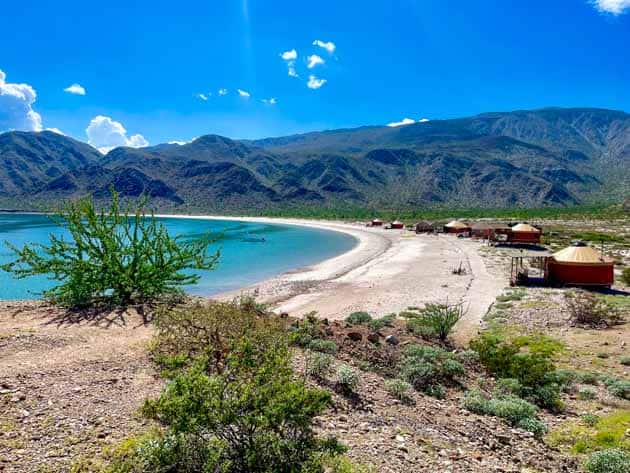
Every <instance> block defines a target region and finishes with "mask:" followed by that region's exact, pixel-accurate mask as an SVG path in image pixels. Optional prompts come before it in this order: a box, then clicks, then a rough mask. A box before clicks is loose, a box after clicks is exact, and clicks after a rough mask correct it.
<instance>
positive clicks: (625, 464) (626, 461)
mask: <svg viewBox="0 0 630 473" xmlns="http://www.w3.org/2000/svg"><path fill="white" fill-rule="evenodd" d="M584 468H585V469H586V471H588V473H630V453H628V452H624V451H623V450H618V449H609V450H602V451H600V452H595V453H593V454H592V455H591V456H590V457H588V458H587V459H586V461H585V462H584Z"/></svg>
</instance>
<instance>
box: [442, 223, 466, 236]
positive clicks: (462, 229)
mask: <svg viewBox="0 0 630 473" xmlns="http://www.w3.org/2000/svg"><path fill="white" fill-rule="evenodd" d="M470 230H471V228H470V226H469V225H468V224H466V223H464V222H460V221H459V220H453V221H451V222H448V223H447V224H446V225H444V233H457V234H463V233H470Z"/></svg>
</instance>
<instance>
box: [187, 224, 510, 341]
mask: <svg viewBox="0 0 630 473" xmlns="http://www.w3.org/2000/svg"><path fill="white" fill-rule="evenodd" d="M200 218H202V217H200ZM239 220H248V221H264V222H268V223H280V224H293V225H303V226H312V227H317V228H322V229H328V230H334V231H341V232H344V233H347V234H349V235H352V236H353V237H355V238H357V239H358V244H357V246H355V248H353V249H352V250H351V251H349V252H347V253H344V254H342V255H340V256H337V257H336V258H332V259H329V260H326V261H324V262H322V263H320V264H317V265H314V266H312V267H308V268H302V269H300V270H297V271H294V272H291V273H287V274H283V275H280V276H278V277H276V278H273V279H270V280H267V281H264V282H261V283H259V284H256V285H254V286H252V287H248V288H245V289H242V290H240V291H233V292H230V293H227V294H223V295H221V296H219V298H223V299H226V298H232V297H235V296H237V295H239V294H254V295H256V297H257V299H258V300H260V301H262V302H266V303H269V304H271V305H272V307H273V308H274V310H276V311H277V312H287V313H289V314H290V315H293V316H300V315H304V314H307V313H309V312H312V311H316V312H317V313H318V314H319V315H320V316H321V317H326V318H329V319H341V318H344V317H346V316H347V315H348V314H350V313H352V312H354V311H359V310H364V311H367V312H370V313H371V314H372V315H373V316H376V317H378V316H383V315H387V314H390V313H393V312H396V313H399V312H401V311H404V310H406V309H407V308H408V307H410V306H422V305H424V304H425V303H427V302H447V301H448V302H449V303H457V302H462V303H463V304H464V307H465V308H466V309H467V312H466V316H465V317H464V318H463V319H462V320H461V321H460V323H459V324H458V326H457V327H456V333H455V334H454V338H455V340H456V341H457V342H459V343H461V344H464V343H465V342H467V341H468V340H469V339H470V338H471V337H472V336H474V335H475V333H476V332H477V329H478V327H479V325H480V321H481V319H482V317H483V316H484V315H485V313H486V312H487V311H488V308H489V307H490V306H491V304H492V303H493V302H494V300H495V298H496V296H497V295H499V294H500V293H501V291H502V289H503V288H504V287H505V285H506V282H505V281H504V280H503V279H502V278H500V277H497V276H496V273H492V272H489V271H488V270H487V269H486V266H485V264H484V260H483V259H482V258H481V256H480V255H479V253H478V249H479V247H480V246H481V245H482V243H480V242H478V241H473V240H468V239H466V240H464V239H458V238H456V237H454V236H452V235H416V234H415V233H412V232H409V231H405V230H402V231H401V230H385V229H382V228H370V227H365V226H363V225H359V224H343V223H338V222H321V221H305V220H291V219H258V218H249V219H239ZM460 265H461V266H462V267H463V268H464V269H465V270H466V274H464V275H455V274H453V272H452V270H453V269H454V268H458V267H459V266H460Z"/></svg>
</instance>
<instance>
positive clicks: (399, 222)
mask: <svg viewBox="0 0 630 473" xmlns="http://www.w3.org/2000/svg"><path fill="white" fill-rule="evenodd" d="M401 223H402V222H401V221H400V220H394V221H393V222H392V224H395V225H400V224H401Z"/></svg>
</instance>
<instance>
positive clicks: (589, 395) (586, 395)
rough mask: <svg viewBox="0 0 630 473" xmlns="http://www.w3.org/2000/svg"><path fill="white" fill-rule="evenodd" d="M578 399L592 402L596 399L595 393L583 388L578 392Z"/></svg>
mask: <svg viewBox="0 0 630 473" xmlns="http://www.w3.org/2000/svg"><path fill="white" fill-rule="evenodd" d="M577 395H578V399H580V400H581V401H591V400H593V399H595V391H593V390H592V389H589V388H582V389H580V390H579V391H578V394H577Z"/></svg>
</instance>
